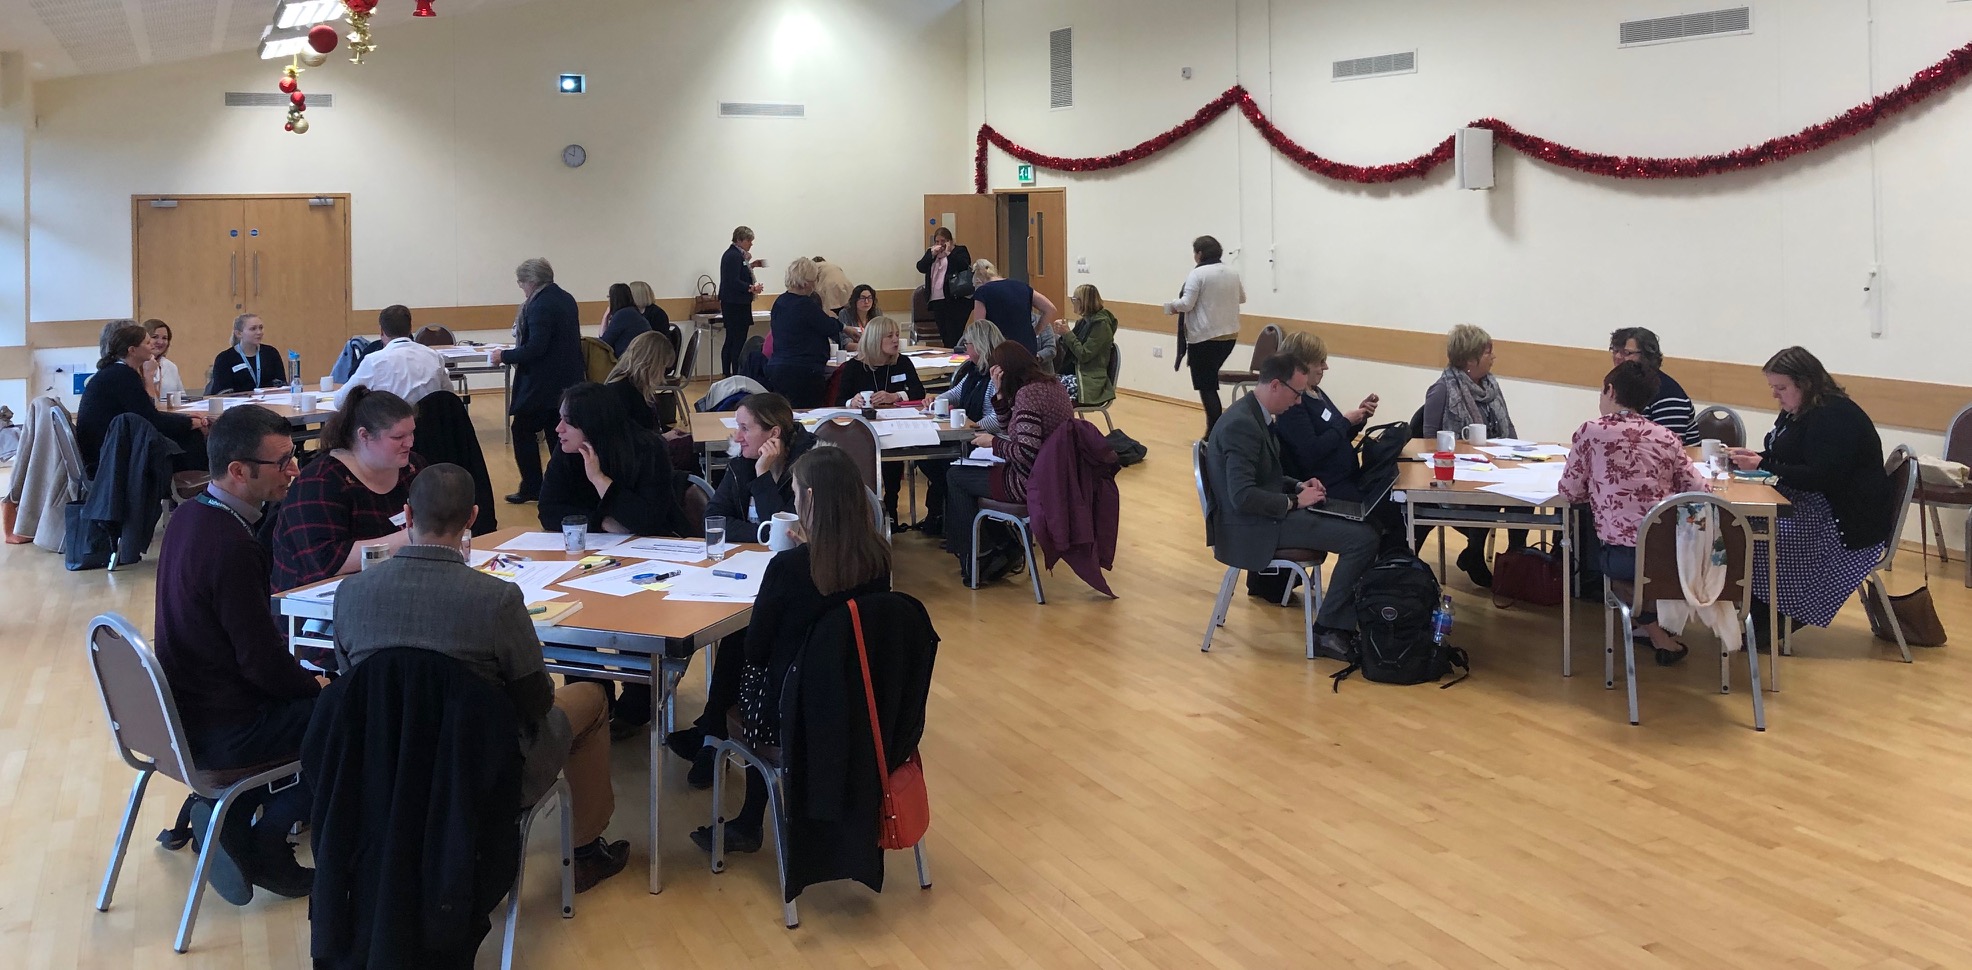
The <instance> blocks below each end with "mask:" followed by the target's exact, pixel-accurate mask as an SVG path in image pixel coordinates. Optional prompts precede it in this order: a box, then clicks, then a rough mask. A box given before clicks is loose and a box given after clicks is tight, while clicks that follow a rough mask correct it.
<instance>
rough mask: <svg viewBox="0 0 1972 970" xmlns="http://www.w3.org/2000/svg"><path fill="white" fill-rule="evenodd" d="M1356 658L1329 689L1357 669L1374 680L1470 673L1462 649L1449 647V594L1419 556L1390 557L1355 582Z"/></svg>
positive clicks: (1415, 680) (1413, 680) (1421, 680)
mask: <svg viewBox="0 0 1972 970" xmlns="http://www.w3.org/2000/svg"><path fill="white" fill-rule="evenodd" d="M1353 603H1354V606H1355V613H1356V658H1355V662H1354V663H1352V664H1350V665H1349V666H1348V667H1345V668H1343V669H1342V671H1341V672H1340V673H1338V674H1336V675H1335V676H1334V681H1335V684H1334V689H1335V690H1337V691H1340V690H1341V689H1342V681H1344V680H1346V679H1348V677H1349V675H1351V674H1353V673H1355V672H1356V671H1357V670H1361V671H1362V672H1363V678H1364V679H1365V680H1371V681H1375V682H1376V683H1379V684H1425V683H1433V682H1436V681H1437V680H1438V679H1439V678H1441V677H1443V676H1445V675H1446V674H1447V673H1450V672H1451V669H1452V668H1453V667H1458V668H1459V669H1461V670H1464V671H1465V673H1463V674H1460V675H1459V677H1458V679H1457V680H1453V681H1452V682H1451V683H1450V684H1445V685H1443V686H1446V687H1450V686H1451V685H1452V684H1456V683H1458V682H1459V681H1460V680H1464V679H1465V678H1466V676H1467V674H1470V673H1471V669H1472V665H1471V663H1470V661H1468V660H1467V658H1466V655H1465V651H1463V650H1460V649H1459V648H1457V647H1454V646H1452V645H1451V644H1450V643H1449V642H1447V641H1446V637H1445V635H1446V634H1447V633H1449V632H1450V631H1451V622H1452V613H1451V609H1450V598H1449V597H1445V596H1444V595H1443V593H1442V591H1441V590H1440V589H1439V588H1438V578H1437V577H1436V576H1435V575H1433V574H1432V572H1431V567H1430V566H1427V565H1425V563H1424V561H1423V560H1421V559H1419V558H1417V557H1416V556H1412V555H1409V554H1402V555H1396V556H1389V557H1386V558H1385V559H1383V560H1382V561H1380V562H1378V563H1377V564H1376V565H1374V566H1371V567H1370V568H1369V569H1368V570H1366V571H1365V572H1364V573H1363V575H1362V578H1361V579H1359V580H1357V581H1356V588H1355V597H1354V600H1353Z"/></svg>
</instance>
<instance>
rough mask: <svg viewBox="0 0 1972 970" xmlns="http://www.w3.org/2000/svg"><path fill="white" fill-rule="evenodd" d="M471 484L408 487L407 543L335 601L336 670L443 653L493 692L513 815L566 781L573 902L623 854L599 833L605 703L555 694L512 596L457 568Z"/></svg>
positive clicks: (432, 479) (507, 588) (606, 785)
mask: <svg viewBox="0 0 1972 970" xmlns="http://www.w3.org/2000/svg"><path fill="white" fill-rule="evenodd" d="M472 492H473V484H472V476H471V475H469V474H467V473H466V470H465V469H463V468H460V467H459V466H457V465H433V466H431V467H429V468H426V469H425V470H424V471H422V472H420V473H418V477H417V479H416V480H414V481H413V482H412V483H411V494H410V501H409V502H408V503H407V504H406V505H405V507H404V525H405V528H407V529H409V530H410V532H411V541H410V542H409V543H408V544H407V545H405V546H404V547H403V548H401V549H399V550H397V553H396V554H395V555H394V556H392V557H391V558H389V559H387V560H385V561H383V562H381V563H378V564H376V565H374V566H371V567H370V568H369V569H366V570H364V571H363V572H360V573H355V574H352V575H350V576H349V577H348V578H347V579H344V580H343V582H342V586H341V588H340V589H338V590H336V601H335V630H336V661H337V666H338V667H340V668H341V669H342V670H343V671H344V672H348V671H349V670H352V669H354V668H355V667H356V665H358V664H361V663H362V662H363V661H364V660H365V659H366V658H368V657H369V656H371V655H372V654H375V653H376V652H377V651H379V650H389V649H392V648H394V647H411V648H415V649H419V650H430V651H432V652H434V653H441V654H444V655H445V656H448V657H451V658H452V659H454V660H457V661H459V662H460V663H462V664H464V665H465V666H466V669H468V670H470V671H472V672H473V673H474V674H475V675H477V676H479V677H482V678H485V679H486V680H488V681H491V682H493V683H494V684H496V685H498V686H499V687H501V688H502V689H503V690H505V691H506V694H507V696H508V697H509V698H510V699H511V700H512V701H513V705H514V715H515V719H516V720H518V721H519V723H520V736H519V737H518V738H517V739H516V742H515V743H517V744H518V745H519V746H520V754H521V778H520V799H521V804H520V805H517V806H515V808H516V810H518V809H519V808H522V807H525V806H529V805H533V804H534V803H535V802H537V801H539V800H540V799H541V797H542V796H543V795H545V794H546V793H547V791H548V789H550V788H552V787H553V786H554V783H555V776H556V775H557V774H565V775H566V776H567V777H568V787H569V797H570V802H571V804H570V814H571V815H573V816H574V821H573V822H572V828H573V829H574V836H575V845H576V849H575V891H576V892H578V893H579V892H585V891H587V890H588V889H589V888H590V887H591V886H594V885H595V884H596V883H598V882H601V881H603V880H604V879H607V878H609V877H610V876H613V875H616V874H617V873H619V872H622V871H623V867H624V866H625V865H626V864H627V863H628V862H629V861H630V843H628V842H621V841H619V842H609V841H606V840H604V838H603V830H604V829H606V828H608V827H609V820H610V816H611V815H613V814H615V812H616V791H615V789H614V788H612V787H611V786H610V780H609V716H608V710H609V701H608V698H607V697H606V696H605V695H604V693H603V689H602V686H601V685H599V684H595V683H590V682H583V683H577V684H569V685H568V686H566V687H563V688H561V689H560V690H556V689H555V685H554V681H552V680H550V679H549V677H548V670H547V665H546V661H545V660H544V659H543V657H542V654H541V641H540V640H539V639H538V638H537V637H536V636H535V634H534V624H533V622H532V621H530V620H529V619H528V618H527V601H526V598H525V597H524V596H523V595H522V594H521V591H520V587H519V586H516V585H514V584H512V583H509V582H507V581H506V580H503V579H500V578H498V577H495V576H491V575H488V574H486V573H482V572H480V571H479V570H477V569H474V568H472V567H471V566H468V565H466V557H465V554H464V553H463V552H461V551H460V549H459V537H460V536H461V535H463V534H464V533H465V532H466V531H467V530H468V529H469V528H471V526H472V521H473V518H474V517H475V516H476V515H477V514H478V508H477V507H476V506H474V505H473V501H472Z"/></svg>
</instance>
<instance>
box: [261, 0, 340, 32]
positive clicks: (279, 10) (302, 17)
mask: <svg viewBox="0 0 1972 970" xmlns="http://www.w3.org/2000/svg"><path fill="white" fill-rule="evenodd" d="M342 14H343V5H342V0H280V3H279V4H278V5H277V6H276V7H275V8H274V27H275V29H277V30H292V29H294V28H296V27H313V26H315V25H316V24H320V23H327V22H329V21H331V20H341V19H342Z"/></svg>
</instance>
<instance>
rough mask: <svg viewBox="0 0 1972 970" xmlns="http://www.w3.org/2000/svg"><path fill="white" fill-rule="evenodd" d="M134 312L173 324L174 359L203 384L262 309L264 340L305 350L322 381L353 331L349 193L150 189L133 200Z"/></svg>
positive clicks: (309, 374)
mask: <svg viewBox="0 0 1972 970" xmlns="http://www.w3.org/2000/svg"><path fill="white" fill-rule="evenodd" d="M131 226H132V228H133V231H134V233H135V245H134V247H133V248H134V250H135V267H136V269H135V272H136V279H135V281H134V283H135V285H134V287H133V291H134V293H135V297H136V299H135V303H136V317H137V319H138V320H139V321H142V320H146V319H150V318H157V319H160V320H163V321H164V322H166V323H168V324H170V325H171V332H172V345H171V358H172V359H173V360H175V361H177V362H178V370H179V372H180V373H181V374H182V375H183V376H184V378H185V384H186V386H187V387H191V386H192V385H194V384H195V383H196V384H198V385H200V386H203V385H204V383H205V379H206V377H207V371H208V370H209V369H210V368H211V366H212V360H213V358H214V357H215V356H217V355H218V353H219V352H220V351H222V350H224V349H225V348H226V347H227V345H229V344H230V343H231V342H232V339H233V318H234V317H237V316H239V315H240V314H242V313H253V314H257V315H259V316H260V318H261V320H262V321H264V322H265V323H266V324H267V335H266V342H267V344H268V345H269V346H272V347H278V348H280V350H281V351H282V355H283V356H284V357H285V356H286V353H287V352H288V351H295V352H298V353H299V354H301V367H302V374H303V376H304V377H305V378H306V379H307V380H308V382H309V383H310V384H313V383H315V381H316V380H318V379H319V378H320V377H321V376H322V375H323V374H326V373H328V372H329V369H330V368H331V367H332V366H334V364H335V359H336V357H337V355H339V354H340V353H341V352H342V345H343V344H344V343H345V342H346V341H347V340H348V339H349V306H350V303H349V198H348V196H314V197H310V196H225V197H215V196H198V197H186V196H177V197H155V196H145V197H138V198H133V199H132V200H131Z"/></svg>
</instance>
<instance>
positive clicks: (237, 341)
mask: <svg viewBox="0 0 1972 970" xmlns="http://www.w3.org/2000/svg"><path fill="white" fill-rule="evenodd" d="M266 335H267V324H266V322H265V321H263V320H261V319H260V315H259V314H257V313H242V314H240V315H239V316H237V317H234V318H233V345H232V346H231V347H228V348H226V349H225V350H222V351H220V352H219V356H217V357H215V358H213V359H212V377H211V378H210V379H209V380H207V381H206V385H205V392H206V394H208V395H211V394H244V393H246V392H248V391H253V390H257V389H259V388H263V387H286V386H287V383H288V368H287V365H286V364H284V363H282V362H281V352H280V351H279V350H277V349H275V348H273V347H269V346H267V345H266V344H263V343H261V339H262V338H263V337H265V336H266Z"/></svg>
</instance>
